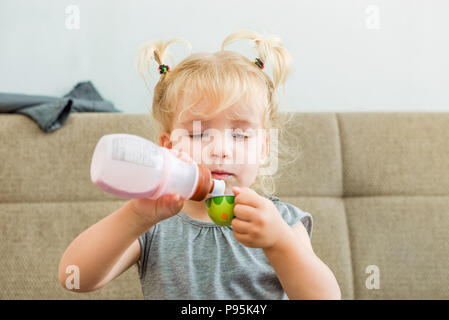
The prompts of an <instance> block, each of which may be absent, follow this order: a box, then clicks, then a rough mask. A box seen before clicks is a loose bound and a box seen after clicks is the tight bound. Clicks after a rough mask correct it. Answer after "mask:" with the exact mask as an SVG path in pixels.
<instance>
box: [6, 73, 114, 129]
mask: <svg viewBox="0 0 449 320" xmlns="http://www.w3.org/2000/svg"><path fill="white" fill-rule="evenodd" d="M70 112H121V111H120V110H118V109H116V108H115V107H114V105H113V104H112V103H111V102H109V101H106V100H104V99H103V98H102V97H101V96H100V94H99V93H98V91H97V90H96V89H95V87H94V86H93V84H92V83H91V82H90V81H86V82H80V83H78V84H77V85H76V86H75V87H74V88H73V89H72V90H71V91H70V92H69V93H67V94H66V95H65V96H64V97H62V98H57V97H47V96H38V95H26V94H16V93H0V113H20V114H23V115H26V116H28V117H30V118H31V119H32V120H34V121H35V122H36V123H37V124H38V125H39V128H41V129H42V130H43V131H45V132H52V131H55V130H57V129H59V128H60V127H61V126H62V125H64V123H65V121H66V120H67V117H68V116H69V114H70Z"/></svg>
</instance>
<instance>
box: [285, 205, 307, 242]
mask: <svg viewBox="0 0 449 320" xmlns="http://www.w3.org/2000/svg"><path fill="white" fill-rule="evenodd" d="M277 208H278V210H279V213H280V214H281V216H282V218H283V219H284V220H285V222H287V224H288V225H289V226H290V227H294V226H295V225H296V223H298V222H299V221H301V222H302V224H303V225H304V227H305V228H306V230H307V233H308V234H309V238H310V239H312V230H313V217H312V215H311V214H310V213H309V212H306V211H303V210H301V209H300V208H298V207H296V206H294V205H293V204H291V203H288V202H282V201H278V202H277Z"/></svg>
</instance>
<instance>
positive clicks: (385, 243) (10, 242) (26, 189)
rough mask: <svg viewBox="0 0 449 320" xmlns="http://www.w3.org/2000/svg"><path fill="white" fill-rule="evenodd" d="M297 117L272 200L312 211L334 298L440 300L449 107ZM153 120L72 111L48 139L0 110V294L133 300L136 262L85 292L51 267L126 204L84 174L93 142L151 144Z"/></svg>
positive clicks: (448, 248) (446, 232)
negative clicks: (116, 139)
mask: <svg viewBox="0 0 449 320" xmlns="http://www.w3.org/2000/svg"><path fill="white" fill-rule="evenodd" d="M294 119H295V121H294V122H293V123H292V124H294V125H292V126H289V127H288V129H289V130H290V132H291V133H293V134H294V136H295V137H296V138H297V141H298V146H299V147H300V149H301V150H302V152H301V157H300V158H299V159H298V160H297V162H296V163H294V164H292V165H290V166H289V167H288V168H284V169H283V172H282V173H283V175H282V177H281V178H279V179H278V180H277V182H278V193H277V195H278V196H279V197H280V198H281V200H283V201H288V202H291V203H293V204H295V205H297V206H299V207H300V208H302V209H303V210H306V211H308V212H310V213H312V215H313V217H314V230H313V235H312V245H313V248H314V250H315V252H316V254H317V255H318V256H319V257H320V258H321V259H322V260H323V261H324V262H325V263H326V264H327V265H328V266H329V267H330V268H331V269H332V270H333V272H334V274H335V276H336V278H337V280H338V282H339V284H340V287H341V290H342V297H343V299H431V298H433V299H448V298H449V258H448V254H449V113H296V114H294ZM152 121H153V120H152V118H151V117H150V115H149V114H122V113H120V114H117V113H72V114H71V115H70V117H69V118H68V120H67V122H66V124H65V125H64V126H63V127H62V128H61V129H59V130H57V131H55V132H53V133H49V134H47V133H44V132H42V131H41V130H40V129H39V128H38V127H37V125H36V124H35V123H34V122H33V121H32V120H30V119H29V118H27V117H25V116H22V115H15V114H3V115H1V116H0V139H1V144H0V159H1V162H0V179H1V182H0V188H1V190H0V257H1V259H0V299H80V298H82V299H100V298H101V299H142V293H141V289H140V283H139V280H138V277H137V270H136V269H135V268H134V267H132V268H130V269H129V270H128V271H126V272H125V273H123V274H122V275H121V276H119V278H117V279H116V280H114V281H113V282H111V283H110V284H108V285H107V286H106V287H104V288H103V289H101V290H99V291H96V292H91V293H84V294H83V293H81V294H80V293H72V292H69V291H66V290H64V289H63V288H62V287H61V285H60V284H59V282H58V272H57V270H58V263H59V259H60V258H61V255H62V253H63V252H64V250H65V249H66V248H67V246H68V244H69V243H70V242H71V241H72V240H73V239H74V238H75V237H76V236H77V235H78V234H79V233H81V232H82V231H83V230H85V229H86V228H88V227H89V226H90V225H92V224H94V223H95V222H97V221H98V220H100V219H101V218H103V217H105V216H106V215H108V214H110V213H112V212H113V211H114V210H116V209H117V208H118V207H119V206H120V205H122V204H123V203H124V202H125V201H126V200H124V199H120V198H117V197H115V196H113V195H111V194H108V193H106V192H104V191H102V190H100V189H99V188H98V187H97V186H95V185H94V184H93V183H92V182H91V181H90V171H89V170H90V160H91V156H92V153H93V150H94V147H95V145H96V143H97V141H98V140H99V139H100V137H101V136H102V135H104V134H108V133H118V132H123V133H132V134H136V135H140V136H143V137H146V138H148V139H154V138H155V136H156V132H155V129H154V128H155V127H154V122H152ZM93 258H95V257H93ZM373 265H374V266H375V267H377V268H378V269H376V270H377V271H378V272H374V273H372V274H370V273H366V271H367V270H368V271H369V270H371V269H370V268H371V267H369V266H373ZM81 276H82V275H81ZM376 276H377V277H378V278H377V279H379V283H378V284H379V287H378V288H377V289H376V288H371V286H370V284H373V283H375V282H371V280H372V279H373V277H376Z"/></svg>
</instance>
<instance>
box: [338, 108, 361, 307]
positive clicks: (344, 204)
mask: <svg viewBox="0 0 449 320" xmlns="http://www.w3.org/2000/svg"><path fill="white" fill-rule="evenodd" d="M334 115H335V120H336V123H337V137H338V140H339V146H340V173H341V177H340V178H341V192H342V195H341V198H342V200H343V201H342V202H343V213H344V217H345V224H346V232H347V237H346V239H347V241H348V250H349V261H350V264H351V278H352V299H353V300H355V299H356V292H355V291H356V288H355V275H354V261H353V255H352V247H351V237H350V230H349V223H348V215H347V212H346V200H345V189H344V188H345V183H344V178H345V175H344V163H343V141H342V140H343V139H342V136H341V123H340V117H339V114H338V113H335V114H334Z"/></svg>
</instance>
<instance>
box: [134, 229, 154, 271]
mask: <svg viewBox="0 0 449 320" xmlns="http://www.w3.org/2000/svg"><path fill="white" fill-rule="evenodd" d="M156 228H157V224H156V225H154V226H153V227H151V228H150V229H148V230H147V231H146V232H145V233H143V234H141V235H140V236H139V243H140V258H139V261H140V264H139V263H136V264H135V265H136V267H137V272H138V275H139V278H140V279H142V278H143V277H144V276H145V270H146V269H147V264H148V257H149V253H150V247H151V241H152V240H153V235H154V232H155V229H156Z"/></svg>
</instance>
